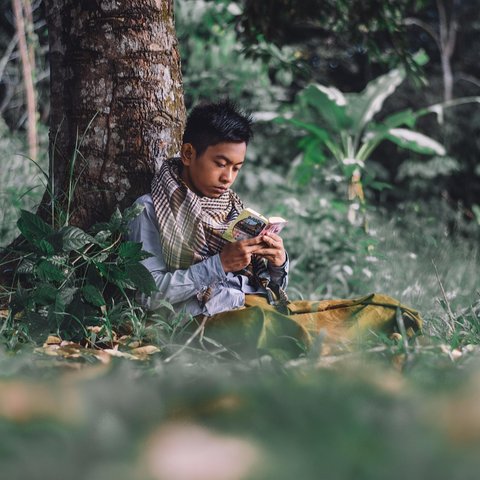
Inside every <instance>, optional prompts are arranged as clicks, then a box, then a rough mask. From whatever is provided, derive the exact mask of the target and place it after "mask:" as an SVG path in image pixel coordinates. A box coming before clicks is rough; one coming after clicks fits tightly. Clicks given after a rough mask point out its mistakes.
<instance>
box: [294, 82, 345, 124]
mask: <svg viewBox="0 0 480 480" xmlns="http://www.w3.org/2000/svg"><path fill="white" fill-rule="evenodd" d="M300 96H301V97H302V98H303V100H304V101H305V102H306V103H307V104H308V105H310V106H311V107H313V108H314V109H315V112H316V114H317V115H318V116H319V117H320V118H322V119H323V120H324V122H325V123H326V124H327V125H328V126H329V127H330V128H331V129H332V130H333V131H335V132H337V133H338V132H340V131H341V130H345V129H348V128H349V127H350V125H351V119H350V118H349V117H348V115H347V111H346V108H345V106H346V98H345V96H344V95H343V93H342V92H341V91H340V90H338V89H336V88H334V87H326V86H325V85H320V84H311V85H309V86H308V87H306V88H305V89H304V90H303V91H302V92H301V93H300Z"/></svg>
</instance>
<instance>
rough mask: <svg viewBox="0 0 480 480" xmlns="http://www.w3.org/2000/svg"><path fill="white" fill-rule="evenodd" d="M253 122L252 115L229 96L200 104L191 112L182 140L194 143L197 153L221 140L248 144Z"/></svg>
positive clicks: (199, 153) (251, 134) (221, 141)
mask: <svg viewBox="0 0 480 480" xmlns="http://www.w3.org/2000/svg"><path fill="white" fill-rule="evenodd" d="M252 124H253V120H252V117H251V115H250V114H247V113H245V112H242V111H241V110H240V109H239V108H238V107H237V105H236V104H235V103H233V102H231V101H230V100H223V101H220V102H218V103H208V104H203V105H199V106H197V107H195V108H194V109H193V110H192V111H191V112H190V115H189V116H188V119H187V125H186V127H185V132H184V134H183V143H191V144H192V145H193V147H194V148H195V151H196V153H197V155H201V154H202V153H203V152H204V151H205V150H206V149H207V148H208V147H210V146H212V145H217V144H218V143H223V142H232V143H241V142H245V143H246V144H248V142H249V140H250V139H251V138H252V136H253V132H252Z"/></svg>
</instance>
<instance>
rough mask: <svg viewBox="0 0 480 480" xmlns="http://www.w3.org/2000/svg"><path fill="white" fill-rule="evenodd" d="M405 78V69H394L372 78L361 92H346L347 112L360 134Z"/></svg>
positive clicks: (357, 132)
mask: <svg viewBox="0 0 480 480" xmlns="http://www.w3.org/2000/svg"><path fill="white" fill-rule="evenodd" d="M404 79H405V72H404V71H403V69H393V70H391V71H390V72H388V73H387V74H385V75H382V76H380V77H378V78H376V79H375V80H372V81H371V82H369V83H368V85H367V86H366V87H365V90H363V92H361V93H349V94H346V98H347V112H348V115H349V116H350V118H351V119H352V122H353V124H352V130H353V131H354V132H355V133H356V134H360V133H361V132H362V130H363V129H364V128H365V125H366V124H367V123H368V122H370V120H372V118H373V117H374V115H375V114H376V113H378V112H379V111H380V110H381V109H382V107H383V103H384V102H385V100H386V99H387V98H388V97H389V96H390V95H391V94H392V93H393V92H394V91H395V90H396V88H397V87H398V86H399V85H400V84H401V83H402V82H403V80H404Z"/></svg>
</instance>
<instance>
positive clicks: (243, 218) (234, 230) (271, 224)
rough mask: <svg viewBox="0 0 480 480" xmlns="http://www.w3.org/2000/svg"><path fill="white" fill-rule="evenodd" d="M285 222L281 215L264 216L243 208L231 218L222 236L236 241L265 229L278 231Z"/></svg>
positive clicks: (254, 235)
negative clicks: (235, 216) (236, 215)
mask: <svg viewBox="0 0 480 480" xmlns="http://www.w3.org/2000/svg"><path fill="white" fill-rule="evenodd" d="M286 223H287V221H286V220H285V219H284V218H282V217H270V218H266V217H264V216H263V215H262V214H260V213H258V212H256V211H255V210H253V209H251V208H245V209H244V210H242V211H241V212H240V214H239V215H238V217H237V218H235V219H234V220H232V222H231V223H230V225H229V226H228V228H227V230H226V231H225V233H224V234H223V238H225V239H226V240H228V241H229V242H237V241H239V240H246V239H248V238H253V237H256V236H257V235H260V234H262V233H265V232H266V231H269V232H273V233H279V232H280V231H281V230H282V228H283V227H284V226H285V224H286Z"/></svg>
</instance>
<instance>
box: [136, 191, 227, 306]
mask: <svg viewBox="0 0 480 480" xmlns="http://www.w3.org/2000/svg"><path fill="white" fill-rule="evenodd" d="M144 197H145V196H144ZM144 197H140V199H139V200H137V203H139V204H140V205H143V206H144V207H145V208H144V209H143V211H142V212H141V213H140V215H138V216H137V217H136V218H135V219H134V220H133V221H132V222H131V223H130V225H129V240H131V241H134V242H141V243H142V244H143V247H142V248H143V250H145V251H146V252H149V253H151V254H152V255H153V256H152V257H149V258H147V259H145V260H143V261H142V263H143V264H144V265H145V267H146V268H147V269H148V270H149V272H150V273H151V274H152V277H153V278H154V280H155V284H156V285H157V288H158V291H157V292H154V293H153V294H152V296H151V298H150V304H151V306H153V305H154V304H155V303H156V302H155V300H157V299H158V300H160V299H162V300H166V301H167V302H169V303H171V304H172V305H175V304H177V303H181V302H185V301H187V300H190V299H192V298H197V295H198V296H200V295H201V294H202V293H203V292H204V291H205V290H206V289H207V288H208V287H214V286H217V285H219V284H224V283H225V281H226V274H225V272H224V270H223V267H222V264H221V262H220V256H219V255H214V256H212V257H209V258H207V259H206V260H204V261H202V262H198V263H196V264H194V265H192V266H190V267H189V268H187V269H185V270H176V271H175V272H169V271H168V270H167V266H166V264H165V261H164V258H163V253H162V248H161V244H160V237H159V232H158V227H157V220H156V216H155V210H154V207H153V204H151V203H150V202H151V201H146V200H145V199H144Z"/></svg>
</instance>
